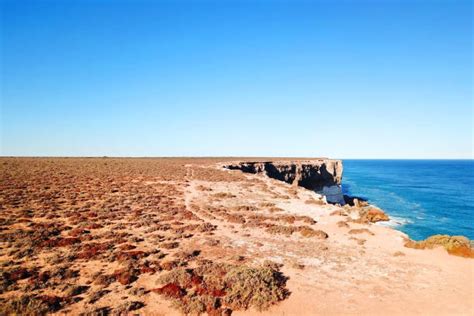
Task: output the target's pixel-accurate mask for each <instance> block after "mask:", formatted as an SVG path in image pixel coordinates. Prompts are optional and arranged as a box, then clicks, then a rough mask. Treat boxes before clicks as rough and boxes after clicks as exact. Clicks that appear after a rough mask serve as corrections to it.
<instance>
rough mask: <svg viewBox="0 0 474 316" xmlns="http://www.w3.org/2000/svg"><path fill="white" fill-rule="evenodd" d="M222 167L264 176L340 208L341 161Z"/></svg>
mask: <svg viewBox="0 0 474 316" xmlns="http://www.w3.org/2000/svg"><path fill="white" fill-rule="evenodd" d="M225 167H226V168H228V169H231V170H241V171H243V172H248V173H254V174H255V173H264V174H265V175H267V176H268V177H270V178H273V179H277V180H280V181H284V182H286V183H289V184H292V185H297V186H301V187H304V188H306V189H309V190H313V191H316V192H318V193H321V194H323V195H324V196H325V197H326V200H327V201H328V202H330V203H335V204H336V203H337V204H341V205H344V197H343V194H342V189H341V181H342V171H343V167H342V161H341V160H337V159H311V160H297V161H292V160H289V161H285V160H278V161H253V162H249V161H241V162H234V163H231V164H228V165H226V166H225Z"/></svg>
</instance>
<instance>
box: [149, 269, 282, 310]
mask: <svg viewBox="0 0 474 316" xmlns="http://www.w3.org/2000/svg"><path fill="white" fill-rule="evenodd" d="M159 282H160V283H161V284H164V285H163V286H162V287H160V288H158V289H156V290H154V291H155V292H157V293H159V294H160V295H163V296H164V297H166V298H167V299H171V300H173V304H174V306H176V307H177V308H179V309H180V310H181V311H182V312H183V313H185V314H201V313H204V312H207V313H208V314H211V313H212V314H218V313H223V312H227V313H229V312H231V310H246V309H248V308H251V307H253V308H256V309H257V310H265V309H267V308H268V307H269V306H271V305H272V304H275V303H277V302H278V301H281V300H283V299H285V298H286V297H287V296H288V295H289V293H288V291H287V290H286V287H285V285H286V278H285V277H284V276H283V275H282V274H281V273H280V272H279V271H278V269H277V267H275V266H274V265H263V266H259V267H248V266H245V265H230V264H222V263H211V262H203V263H202V264H201V265H200V266H198V267H197V268H195V269H179V270H175V271H172V272H170V273H168V274H166V275H164V276H162V277H161V278H160V279H159Z"/></svg>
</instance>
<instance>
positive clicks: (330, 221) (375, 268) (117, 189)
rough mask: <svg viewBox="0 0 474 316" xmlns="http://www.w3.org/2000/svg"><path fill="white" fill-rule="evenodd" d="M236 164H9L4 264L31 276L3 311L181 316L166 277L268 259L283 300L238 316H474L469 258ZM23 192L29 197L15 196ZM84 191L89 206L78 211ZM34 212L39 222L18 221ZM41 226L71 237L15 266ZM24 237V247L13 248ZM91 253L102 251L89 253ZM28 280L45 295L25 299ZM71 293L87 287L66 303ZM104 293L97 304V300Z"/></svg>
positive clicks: (10, 294)
mask: <svg viewBox="0 0 474 316" xmlns="http://www.w3.org/2000/svg"><path fill="white" fill-rule="evenodd" d="M234 160H235V159H234ZM243 160H244V159H242V160H241V161H243ZM229 161H230V160H229ZM229 161H223V159H219V158H216V159H201V160H200V159H174V160H173V159H171V160H160V159H150V160H127V159H112V158H111V159H109V158H106V159H85V160H84V159H44V160H35V159H26V160H23V159H20V160H15V159H5V158H3V159H2V164H1V167H2V168H3V169H2V172H3V174H4V175H5V177H4V178H3V179H2V188H3V189H4V190H2V192H3V193H2V196H1V198H2V201H4V205H5V209H4V210H3V211H4V214H5V216H7V218H4V221H3V222H2V223H3V224H2V228H3V238H4V240H6V241H5V242H4V243H3V244H2V247H3V249H5V251H4V252H3V253H2V256H1V263H2V266H3V267H5V271H6V272H9V273H10V275H11V273H12V272H11V271H17V270H15V269H18V267H22V268H23V269H26V271H27V272H28V273H29V274H25V277H24V278H23V276H22V277H21V278H20V279H19V280H15V281H11V283H8V287H7V288H6V291H4V292H3V293H2V294H0V299H3V301H1V302H2V304H6V303H8V302H12V301H14V299H15V298H16V297H18V295H33V296H34V297H40V298H41V297H44V295H48V297H49V299H50V300H51V299H52V298H55V299H56V300H57V301H58V302H60V303H58V304H59V307H60V308H59V309H58V310H56V313H58V314H62V313H69V314H73V315H76V314H79V313H81V312H84V311H87V312H94V311H96V312H97V311H99V310H101V309H104V308H109V309H110V310H114V311H117V310H120V308H124V307H123V304H124V303H126V302H140V305H136V304H135V305H133V306H140V307H139V309H138V310H137V312H138V313H140V314H144V315H151V314H153V315H156V314H165V315H178V314H181V312H180V311H179V309H176V308H175V307H173V306H176V305H173V304H174V303H176V300H178V301H179V302H181V303H182V302H183V301H182V299H184V298H186V297H187V296H184V298H181V296H177V298H170V297H167V296H166V295H164V294H163V288H165V287H166V284H163V283H161V282H162V281H160V280H161V279H162V278H163V276H165V275H167V274H169V273H171V272H173V271H184V270H183V269H199V268H200V267H202V265H203V264H204V263H205V262H207V261H209V260H210V261H212V262H223V263H226V264H230V265H234V266H239V267H258V266H261V265H263V264H265V262H267V261H269V262H272V264H273V265H277V266H279V269H280V271H281V273H282V275H283V276H284V277H285V278H286V279H287V280H286V283H285V288H286V289H287V290H288V292H289V294H288V296H286V297H284V298H283V299H281V300H280V299H279V300H278V301H275V302H273V303H272V304H271V305H270V307H269V309H267V310H264V311H257V310H256V309H255V307H252V306H250V307H249V309H245V308H243V309H238V308H235V309H234V310H233V314H234V315H249V314H250V315H252V314H258V315H289V314H300V315H315V314H316V315H340V314H345V315H356V314H367V315H377V314H380V313H381V311H383V313H384V314H387V315H400V314H403V315H415V314H420V313H422V314H433V315H448V314H457V315H468V314H470V313H472V311H473V310H474V306H473V302H472V300H471V298H472V295H473V294H474V293H473V288H472V284H473V282H474V279H473V275H474V274H473V271H474V260H472V259H467V258H462V257H458V256H453V255H450V254H448V253H447V252H446V251H445V250H444V249H442V248H438V247H437V248H434V249H424V250H420V249H413V248H407V247H405V243H406V239H407V237H408V236H407V235H406V234H404V233H402V232H400V231H398V230H395V229H393V228H390V227H384V226H382V225H379V224H377V223H372V222H370V221H367V220H366V219H368V218H372V219H374V218H377V217H376V216H379V219H380V216H381V214H377V213H372V214H370V217H368V213H367V212H365V211H364V212H363V213H361V212H360V210H359V209H357V208H354V207H352V206H350V205H346V206H339V205H336V204H328V203H326V202H325V198H324V197H323V196H322V195H320V194H317V193H316V192H314V191H312V190H308V189H306V188H304V187H301V186H298V185H293V184H292V183H287V182H285V181H280V180H277V179H273V178H270V177H267V176H266V175H265V174H263V173H243V172H241V171H240V170H228V169H225V168H223V166H222V165H223V164H225V163H230V162H229ZM318 164H319V163H318ZM318 166H321V165H320V164H319V165H318ZM279 168H283V167H282V166H280V167H279ZM283 169H285V168H283ZM283 169H281V170H283ZM285 170H286V169H285ZM288 170H291V168H289V169H288ZM305 170H309V169H305ZM326 170H330V171H331V172H329V173H330V174H333V175H334V179H333V180H330V182H331V183H332V182H337V179H339V177H338V171H337V170H338V169H337V168H335V169H331V168H326ZM295 171H296V169H295ZM44 174H49V175H52V176H50V177H44ZM296 174H297V172H296V173H295V178H297V177H296ZM306 174H307V175H309V176H310V177H311V178H312V179H316V180H318V179H319V178H317V177H316V175H315V173H314V172H307V173H306ZM291 177H293V176H291ZM291 177H290V178H291ZM70 179H74V186H71V180H70ZM299 179H300V180H301V178H299ZM318 181H319V180H318ZM318 183H319V182H318ZM22 187H27V188H28V191H27V192H25V193H24V195H23V198H22V199H19V198H17V197H18V192H21V190H20V189H18V188H22ZM46 187H49V188H50V189H48V190H47V189H45V188H46ZM51 189H52V190H53V191H50V190H51ZM77 191H79V192H84V193H85V194H88V195H87V196H88V198H84V202H81V199H78V198H77V197H79V196H78V195H77V193H75V192H77ZM50 192H54V194H55V195H51V194H50ZM131 192H133V194H131ZM36 196H38V197H40V198H41V200H37V198H36ZM47 196H48V197H49V199H50V200H52V201H56V199H58V200H57V201H60V202H61V203H55V204H53V206H54V207H56V208H57V210H56V211H47V209H48V208H47V207H48V206H47V205H49V204H45V205H44V206H41V207H40V204H38V203H40V202H41V201H43V200H44V198H45V197H47ZM51 196H52V197H51ZM54 196H57V197H54ZM73 200H74V201H76V202H75V203H76V204H73V203H72V201H73ZM46 201H47V200H46ZM26 202H28V203H29V205H30V206H31V207H32V208H31V210H32V211H31V212H32V213H24V208H25V206H27V204H25V205H23V206H22V203H26ZM33 202H34V203H35V204H31V203H33ZM18 203H20V204H18ZM41 203H43V202H41ZM84 203H86V204H84ZM35 205H36V207H33V206H35ZM85 205H87V206H85ZM359 206H360V205H359ZM124 207H125V208H124ZM367 207H369V208H370V206H369V205H367ZM51 212H52V213H51ZM28 214H29V217H27V216H26V215H28ZM361 214H362V215H363V216H364V220H361ZM374 216H375V217H374ZM5 219H8V221H5ZM99 219H100V220H99ZM39 224H41V226H39ZM46 224H47V225H55V226H54V227H55V231H58V232H59V238H63V239H58V237H55V236H52V237H48V238H46V239H44V240H43V239H41V242H42V244H45V246H42V247H38V246H36V247H37V248H36V249H35V252H34V254H32V255H30V256H29V257H27V258H28V259H27V260H25V257H18V256H19V255H20V254H21V253H22V251H25V250H24V248H20V247H24V246H23V245H24V244H25V243H26V242H29V240H30V239H29V237H28V236H29V235H28V234H25V233H26V232H31V233H34V231H31V229H32V228H33V229H36V230H39V231H38V232H41V234H42V235H41V236H44V235H43V234H44V233H46V232H48V231H50V228H47V229H48V230H41V229H43V228H42V227H49V226H45V225H46ZM97 225H100V226H97ZM85 227H87V228H85ZM81 229H82V230H81ZM20 234H23V235H22V236H26V237H22V238H21V239H19V238H18V237H17V236H20ZM71 236H76V237H71ZM42 238H44V237H42ZM71 238H74V239H71ZM63 241H71V243H65V242H63ZM59 242H61V243H59ZM91 244H92V245H104V247H102V246H101V248H97V249H95V248H94V249H93V250H94V251H91V249H92V248H90V245H91ZM65 254H66V255H65ZM53 263H54V264H53ZM56 267H64V268H65V269H66V271H68V270H69V269H72V270H73V271H77V273H78V275H76V276H74V275H72V276H71V277H69V279H66V281H65V280H61V281H59V280H56V279H55V277H51V278H50V279H46V280H43V281H40V280H39V279H38V278H39V277H40V275H41V274H39V275H38V274H37V273H38V272H45V271H49V273H50V275H51V276H53V275H55V274H54V273H55V272H54V271H55V269H56ZM35 269H36V270H35ZM35 271H37V272H35ZM41 280H42V279H41ZM33 281H34V282H40V284H41V286H40V287H38V288H31V285H30V284H32V283H31V282H33ZM105 281H106V282H105ZM104 282H105V283H104ZM34 284H37V283H34ZM73 285H74V286H88V289H87V290H86V291H85V292H81V293H80V294H74V295H76V296H72V297H71V298H67V297H65V293H69V292H67V291H66V290H69V286H73ZM168 285H169V284H168ZM176 286H178V287H179V286H183V287H184V285H182V284H180V283H177V285H176ZM104 291H105V292H104ZM183 291H184V288H183ZM186 291H187V294H186V295H190V294H189V293H192V291H191V290H186ZM73 293H74V292H73ZM97 293H102V296H101V297H99V298H98V299H97V300H96V301H91V297H94V295H97ZM179 293H181V292H179ZM38 295H43V296H38ZM179 295H181V294H179ZM183 295H184V293H183ZM74 297H81V298H82V300H77V301H74V300H73V298H74ZM123 297H127V298H126V299H125V302H124V299H123ZM199 297H200V296H198V298H199ZM91 302H92V303H91ZM400 302H403V306H400ZM127 306H128V305H127ZM127 308H128V307H127ZM218 311H219V312H224V311H223V310H219V309H218Z"/></svg>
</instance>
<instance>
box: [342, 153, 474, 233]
mask: <svg viewBox="0 0 474 316" xmlns="http://www.w3.org/2000/svg"><path fill="white" fill-rule="evenodd" d="M343 165H344V171H343V178H342V190H343V193H344V194H348V195H351V196H359V197H362V198H365V199H367V200H368V201H369V203H371V204H374V205H376V206H378V207H380V208H381V209H383V210H384V211H385V212H386V213H387V214H388V215H389V216H390V218H391V220H390V222H388V223H385V224H384V225H389V226H393V227H394V228H395V229H398V230H400V231H403V232H404V233H406V234H408V235H409V236H410V238H412V239H414V240H421V239H425V238H426V237H428V236H431V235H435V234H448V235H464V236H466V237H468V238H469V239H474V160H346V159H344V160H343Z"/></svg>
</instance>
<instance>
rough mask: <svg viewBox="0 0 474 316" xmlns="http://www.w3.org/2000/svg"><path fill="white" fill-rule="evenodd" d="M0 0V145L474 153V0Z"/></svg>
mask: <svg viewBox="0 0 474 316" xmlns="http://www.w3.org/2000/svg"><path fill="white" fill-rule="evenodd" d="M0 1H1V11H2V12H1V14H2V16H1V18H0V20H1V22H0V23H1V69H0V73H1V99H0V101H1V144H0V146H1V147H0V155H42V156H44V155H46V156H103V155H107V156H230V155H233V156H306V157H310V156H329V157H337V158H472V157H473V137H474V131H473V80H472V73H473V63H472V58H473V51H472V42H473V25H472V20H473V7H472V1H456V0H452V1H448V0H446V1H434V0H433V1H429V0H425V1H389V0H382V1H375V0H374V1H355V0H352V1H339V2H338V1H329V0H328V1H250V0H247V1H182V0H181V1H180V0H178V1H158V0H156V1H107V0H101V1H98V0H97V1H92V0H83V1H72V0H70V1H66V0H64V1H41V0H37V1H31V2H30V1H23V0H14V1H9V0H0Z"/></svg>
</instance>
